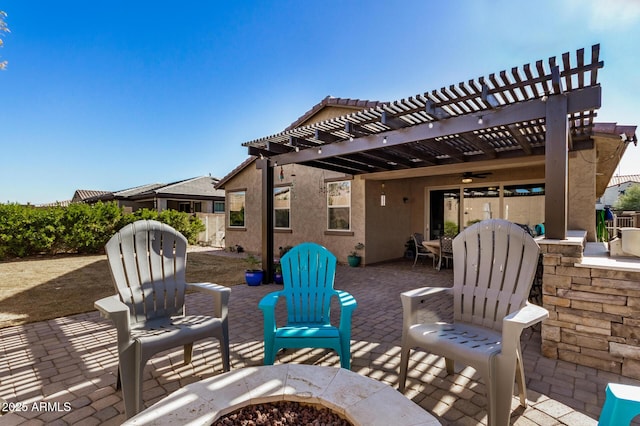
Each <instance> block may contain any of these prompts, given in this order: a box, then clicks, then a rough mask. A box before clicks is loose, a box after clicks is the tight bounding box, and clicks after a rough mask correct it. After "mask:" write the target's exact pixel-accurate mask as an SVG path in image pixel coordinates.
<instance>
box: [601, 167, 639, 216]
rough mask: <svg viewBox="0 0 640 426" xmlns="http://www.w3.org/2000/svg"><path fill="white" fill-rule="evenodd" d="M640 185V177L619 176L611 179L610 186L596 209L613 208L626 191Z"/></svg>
mask: <svg viewBox="0 0 640 426" xmlns="http://www.w3.org/2000/svg"><path fill="white" fill-rule="evenodd" d="M636 185H640V175H619V176H614V177H612V178H611V182H609V186H607V188H606V189H605V191H604V193H603V194H602V196H601V197H600V198H599V199H598V201H597V203H596V209H603V208H604V207H613V206H615V205H616V202H617V201H618V199H619V198H620V196H621V195H623V194H624V193H625V191H626V190H627V189H629V188H631V187H632V186H636Z"/></svg>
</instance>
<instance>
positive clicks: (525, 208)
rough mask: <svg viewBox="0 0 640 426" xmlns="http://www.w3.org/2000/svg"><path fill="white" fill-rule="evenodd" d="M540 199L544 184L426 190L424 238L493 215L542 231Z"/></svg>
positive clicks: (437, 236) (438, 234)
mask: <svg viewBox="0 0 640 426" xmlns="http://www.w3.org/2000/svg"><path fill="white" fill-rule="evenodd" d="M544 202H545V198H544V183H523V184H506V185H503V184H501V185H495V186H491V185H487V186H483V187H471V186H459V187H455V188H445V189H434V190H429V191H428V204H427V214H426V218H427V227H426V229H427V230H428V233H427V234H428V239H430V240H434V239H438V238H440V236H441V235H452V236H454V235H456V234H457V233H458V232H460V231H461V230H463V229H464V228H466V227H468V226H471V225H473V224H474V223H476V222H480V221H482V220H485V219H493V218H502V219H506V220H509V221H511V222H514V223H517V224H519V225H521V226H523V227H525V228H528V229H529V230H530V231H531V232H532V233H533V234H539V233H544ZM425 238H426V236H425Z"/></svg>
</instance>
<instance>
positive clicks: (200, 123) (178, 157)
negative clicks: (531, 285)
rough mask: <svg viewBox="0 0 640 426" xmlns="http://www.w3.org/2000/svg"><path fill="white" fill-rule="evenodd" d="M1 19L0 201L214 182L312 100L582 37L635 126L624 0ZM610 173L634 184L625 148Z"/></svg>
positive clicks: (86, 9)
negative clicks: (200, 179)
mask: <svg viewBox="0 0 640 426" xmlns="http://www.w3.org/2000/svg"><path fill="white" fill-rule="evenodd" d="M0 10H4V11H5V12H6V13H7V14H8V17H7V19H6V21H7V24H8V25H9V28H10V30H11V33H10V34H7V35H6V36H5V37H4V41H5V45H4V47H3V48H1V49H0V58H1V59H2V60H7V61H9V64H8V69H7V70H6V71H3V72H0V102H1V105H2V109H1V110H0V141H1V142H0V146H1V149H2V150H1V152H2V156H1V157H0V158H1V160H0V161H1V167H0V202H20V203H26V202H31V203H34V204H38V203H46V202H53V201H57V200H66V199H70V198H71V197H72V195H73V193H74V191H75V190H76V189H97V190H119V189H125V188H129V187H134V186H137V185H142V184H147V183H153V182H171V181H175V180H180V179H186V178H189V177H194V176H201V175H207V174H209V173H211V174H212V175H213V176H216V177H223V176H224V175H226V174H227V173H228V172H229V171H231V170H232V169H233V168H234V167H235V166H237V165H238V164H239V163H240V162H242V161H243V160H244V159H245V158H246V156H247V152H246V148H243V147H242V146H241V144H242V143H243V142H246V141H249V140H252V139H256V138H259V137H262V136H267V135H270V134H274V133H277V132H279V131H281V130H282V129H284V128H285V127H286V126H287V125H289V124H290V123H291V122H293V121H294V120H295V119H297V118H298V117H299V116H300V115H302V114H303V113H304V112H306V111H308V110H309V109H310V108H311V107H312V106H313V105H315V104H316V103H318V102H319V101H320V100H322V99H323V98H324V97H325V96H327V95H331V96H336V97H343V98H358V99H369V100H380V101H388V100H395V99H400V98H405V97H408V96H413V95H415V94H418V93H424V92H426V91H430V90H433V89H438V88H440V87H443V86H445V85H450V84H457V83H458V82H460V81H466V80H469V79H473V78H477V77H480V76H487V75H488V74H490V73H492V72H499V71H501V70H504V69H511V67H514V66H521V65H523V64H525V63H534V62H535V61H536V60H538V59H544V60H546V59H547V58H549V57H550V56H557V55H561V54H562V53H564V52H572V54H573V53H575V50H577V49H579V48H585V50H586V51H587V52H590V47H591V45H593V44H596V43H600V44H601V59H602V60H604V63H605V66H604V69H603V70H602V72H601V74H600V81H601V84H602V86H603V106H602V108H601V109H600V111H599V113H598V119H597V120H598V121H601V122H605V121H614V122H618V123H619V124H631V125H640V100H639V99H640V96H639V95H640V36H638V31H639V30H640V1H639V0H625V1H623V0H608V1H606V2H603V1H598V0H562V1H558V0H537V1H535V2H532V1H518V0H468V1H462V0H461V1H437V2H436V1H427V0H421V1H402V2H397V3H393V4H392V3H391V2H389V1H375V0H367V1H337V0H323V1H311V0H302V1H300V0H299V1H237V2H236V1H224V2H223V1H204V0H202V1H185V2H177V3H176V2H168V1H164V0H156V1H121V0H114V1H109V2H87V1H68V0H59V1H56V2H43V1H37V0H0ZM589 57H590V56H589ZM572 58H573V56H572ZM619 172H620V173H621V174H632V173H640V148H635V147H633V146H630V147H629V149H628V150H627V154H626V155H625V158H623V160H622V165H621V166H620V168H619Z"/></svg>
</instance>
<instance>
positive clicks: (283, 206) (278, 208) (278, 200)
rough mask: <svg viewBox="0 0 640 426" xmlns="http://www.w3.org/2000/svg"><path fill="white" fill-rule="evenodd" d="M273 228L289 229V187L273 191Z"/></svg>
mask: <svg viewBox="0 0 640 426" xmlns="http://www.w3.org/2000/svg"><path fill="white" fill-rule="evenodd" d="M273 209H274V215H273V220H274V226H275V227H276V228H280V229H290V228H291V187H290V186H283V187H280V188H274V190H273Z"/></svg>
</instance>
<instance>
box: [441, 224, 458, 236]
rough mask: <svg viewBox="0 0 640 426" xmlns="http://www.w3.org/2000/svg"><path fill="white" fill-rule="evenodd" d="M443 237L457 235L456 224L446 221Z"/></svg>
mask: <svg viewBox="0 0 640 426" xmlns="http://www.w3.org/2000/svg"><path fill="white" fill-rule="evenodd" d="M444 235H446V236H447V237H455V236H456V235H458V224H457V223H455V222H451V221H450V220H447V221H445V222H444Z"/></svg>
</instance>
